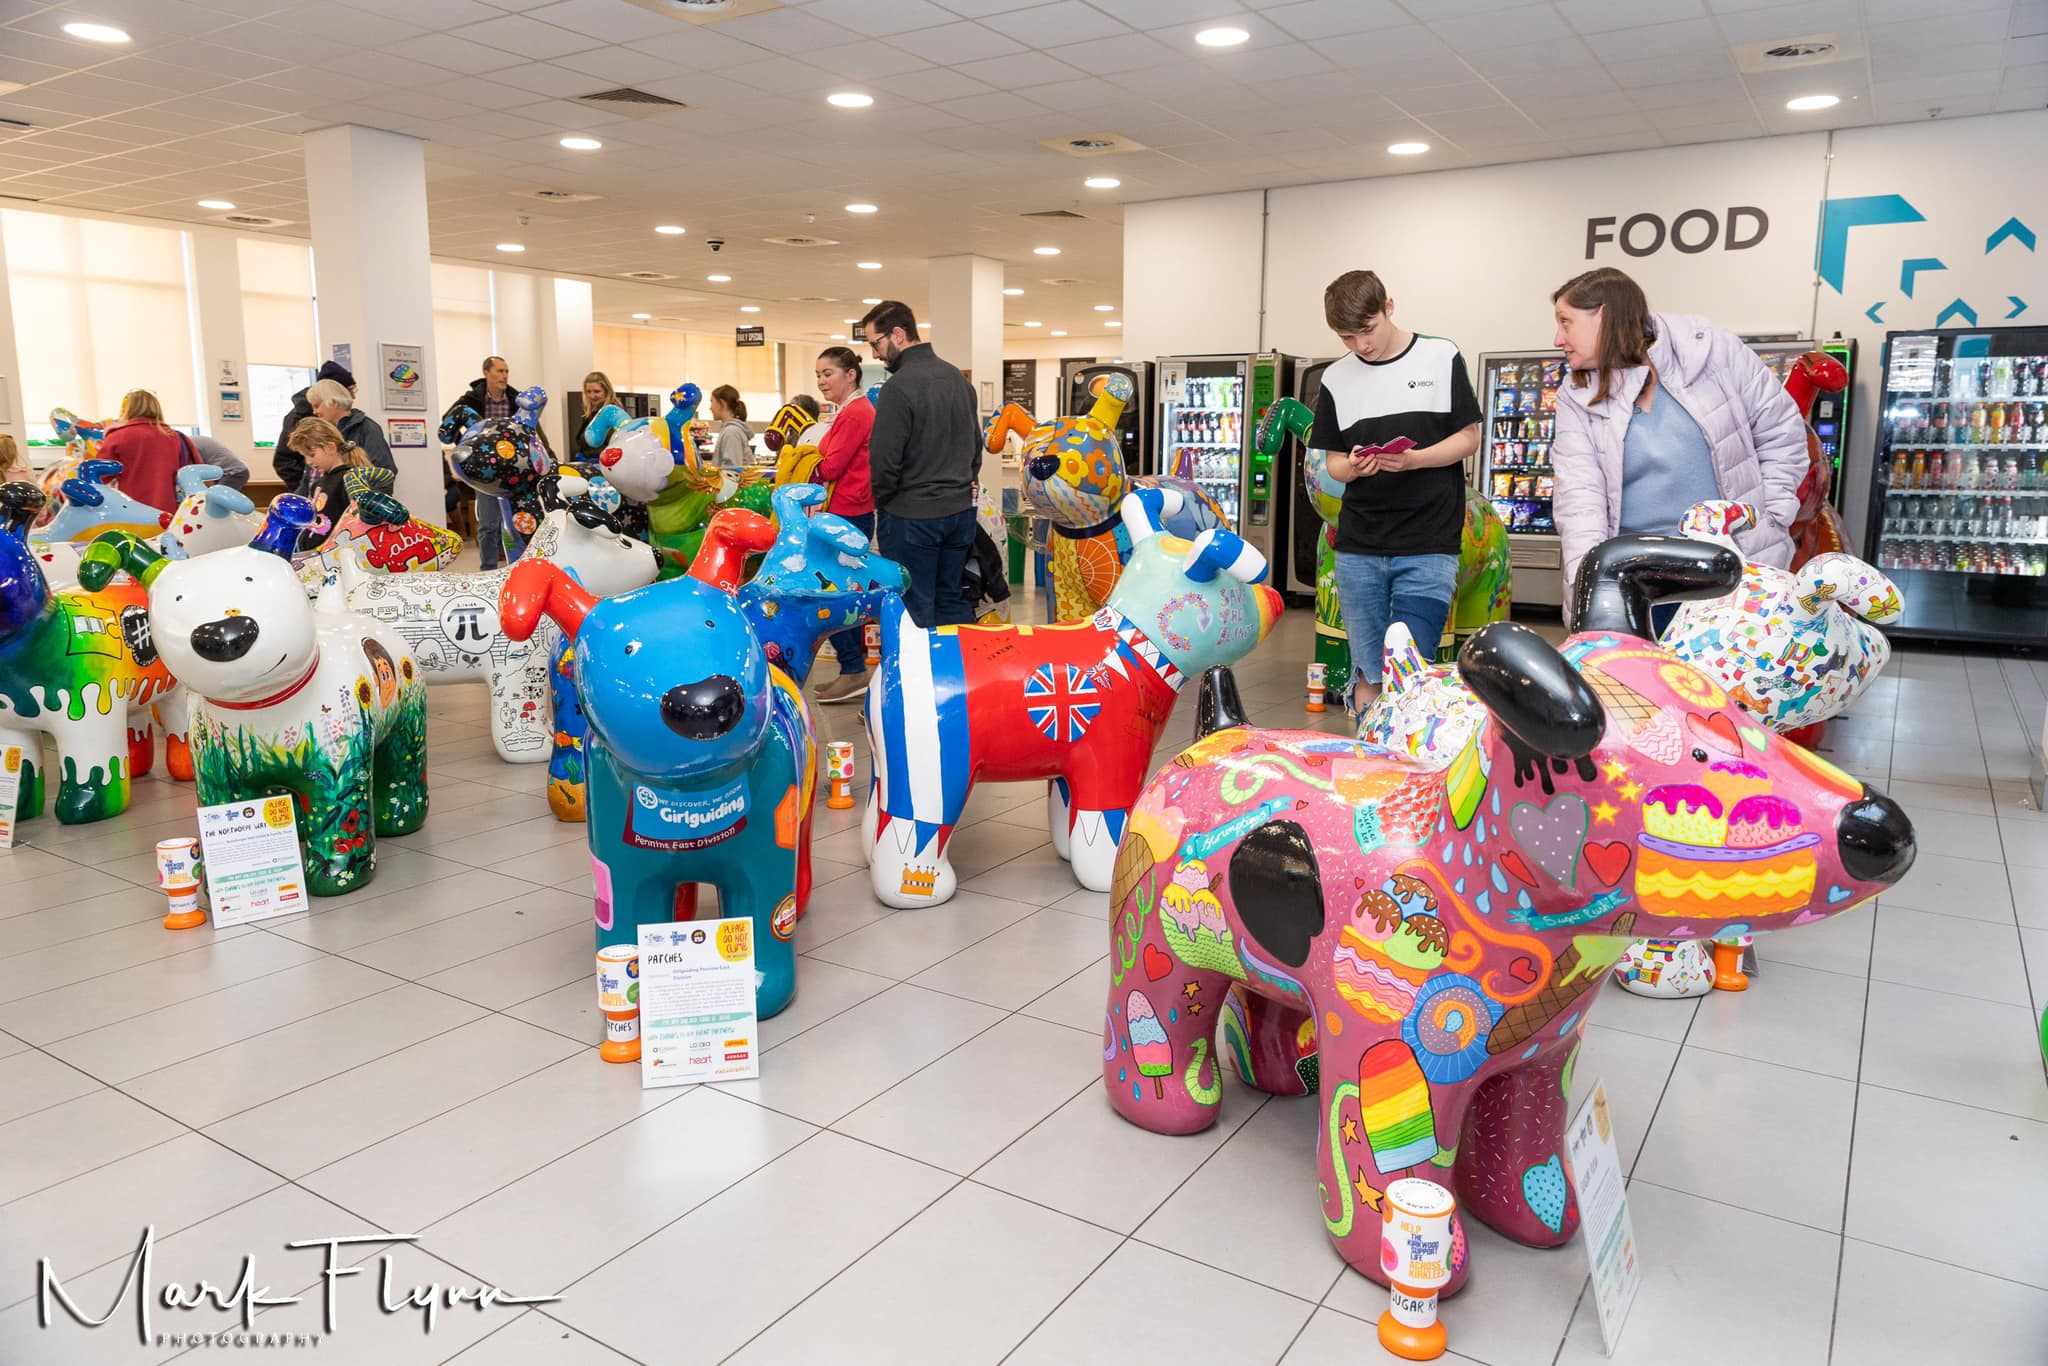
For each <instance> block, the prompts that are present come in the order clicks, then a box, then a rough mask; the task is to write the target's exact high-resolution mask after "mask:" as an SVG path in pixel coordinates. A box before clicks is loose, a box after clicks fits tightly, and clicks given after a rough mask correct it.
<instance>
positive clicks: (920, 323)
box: [917, 318, 932, 332]
mask: <svg viewBox="0 0 2048 1366" xmlns="http://www.w3.org/2000/svg"><path fill="white" fill-rule="evenodd" d="M917 325H918V326H919V327H922V328H924V329H925V330H926V331H927V332H929V331H930V330H931V326H932V325H931V323H930V322H929V321H927V320H926V319H923V318H919V319H918V320H917Z"/></svg>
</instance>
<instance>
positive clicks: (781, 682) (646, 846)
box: [499, 514, 817, 1018]
mask: <svg viewBox="0 0 2048 1366" xmlns="http://www.w3.org/2000/svg"><path fill="white" fill-rule="evenodd" d="M727 515H730V514H727ZM499 614H500V616H501V618H502V619H503V621H504V623H505V629H506V631H507V632H509V633H510V634H512V635H513V636H515V637H518V638H524V637H526V636H527V635H530V634H531V633H532V631H533V630H534V628H535V627H536V626H537V625H538V624H539V620H540V618H541V616H542V615H543V614H545V615H547V616H548V617H551V618H552V619H553V620H554V621H555V622H557V623H558V624H559V625H560V627H561V629H562V631H563V632H564V633H565V634H566V635H568V636H569V637H570V638H572V639H573V640H574V641H575V642H576V654H575V662H574V664H573V666H572V669H571V672H572V674H573V677H574V682H575V688H576V695H577V697H578V699H579V700H580V701H581V703H582V706H583V712H584V714H585V715H586V716H587V717H588V718H589V722H590V734H589V736H588V737H587V739H586V741H585V744H586V749H585V756H584V757H585V760H586V762H587V767H588V773H589V780H588V785H589V802H590V821H589V827H590V828H589V837H590V862H591V871H592V873H593V875H594V877H595V879H596V882H597V898H596V911H597V943H598V947H600V948H603V947H605V946H606V945H610V944H631V943H634V942H636V940H637V938H638V934H639V927H640V926H641V925H643V924H653V923H661V922H665V921H669V920H689V919H692V918H693V917H694V916H695V913H696V886H697V884H699V883H709V884H710V885H712V886H715V887H716V888H717V889H718V897H719V906H720V914H721V915H723V916H726V917H734V916H746V917H748V918H750V919H751V920H752V921H753V922H754V955H755V956H754V962H755V968H756V972H757V975H758V982H757V992H756V996H755V1004H756V1008H757V1009H758V1010H759V1011H760V1013H761V1015H762V1016H763V1017H764V1018H765V1017H767V1016H770V1015H773V1014H775V1013H777V1012H778V1011H780V1010H781V1009H782V1008H783V1007H785V1006H787V1005H788V1004H789V1002H790V999H791V998H792V997H793V996H794V995H795V994H796V949H795V945H794V944H793V943H792V940H793V939H794V937H795V934H796V918H797V916H798V915H799V914H800V913H801V912H802V909H803V903H804V900H805V898H806V893H807V891H808V887H807V886H806V885H805V883H806V881H807V878H808V873H809V862H810V838H809V836H810V805H811V793H812V788H813V787H814V785H815V783H816V778H817V744H816V741H815V740H814V738H813V734H812V730H811V721H810V714H809V712H808V711H807V710H806V708H805V706H804V699H803V693H802V692H801V691H800V690H799V689H798V688H797V687H796V685H795V684H794V683H792V682H791V681H790V680H789V677H788V675H786V674H784V673H783V672H782V671H781V670H780V669H777V668H776V667H775V666H773V665H772V664H770V663H769V662H768V657H767V655H766V653H765V652H764V651H763V650H762V648H761V642H760V641H759V640H757V639H756V638H755V636H754V632H753V628H752V627H751V626H749V625H748V624H747V618H746V615H745V613H743V612H741V611H740V607H739V604H738V603H737V602H736V601H734V599H733V596H732V595H731V594H730V593H727V592H725V591H723V590H721V589H718V588H714V587H712V586H711V585H709V584H707V583H703V582H701V581H699V580H698V579H696V578H695V577H687V578H681V579H672V580H670V581H668V582H666V583H660V584H655V585H654V586H652V587H648V588H639V589H635V590H634V591H632V592H629V593H622V594H620V595H619V596H617V597H614V598H604V599H597V598H593V597H592V596H591V595H590V594H588V593H586V592H584V591H583V589H581V588H580V587H578V586H577V584H576V582H575V581H574V580H573V579H571V578H570V577H569V575H568V574H567V573H565V572H564V571H563V570H562V569H561V567H560V566H558V565H553V564H548V563H546V562H531V561H525V562H521V563H520V564H519V565H517V566H515V567H514V569H513V571H512V576H511V577H510V578H509V579H507V580H506V583H505V590H504V595H503V598H502V600H501V602H500V604H499Z"/></svg>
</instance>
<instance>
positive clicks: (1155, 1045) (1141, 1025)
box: [1124, 988, 1173, 1100]
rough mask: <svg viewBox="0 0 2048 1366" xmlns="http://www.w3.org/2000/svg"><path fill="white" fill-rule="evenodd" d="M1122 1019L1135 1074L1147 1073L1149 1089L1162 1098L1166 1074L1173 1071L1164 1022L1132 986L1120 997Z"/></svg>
mask: <svg viewBox="0 0 2048 1366" xmlns="http://www.w3.org/2000/svg"><path fill="white" fill-rule="evenodd" d="M1124 1023H1125V1024H1126V1025H1128V1026H1129V1027H1130V1031H1131V1061H1132V1062H1135V1063H1136V1064H1137V1065H1138V1075H1139V1076H1141V1077H1150V1078H1151V1079H1152V1088H1153V1090H1154V1091H1155V1092H1156V1093H1157V1094H1158V1096H1159V1098H1160V1099H1161V1100H1164V1099H1165V1098H1166V1078H1167V1077H1169V1076H1171V1075H1172V1074H1173V1046H1172V1045H1171V1044H1169V1043H1167V1041H1166V1026H1165V1025H1163V1024H1161V1023H1159V1016H1158V1014H1157V1012H1155V1011H1154V1010H1153V1009H1152V1002H1151V1000H1150V999H1148V998H1147V997H1146V995H1145V993H1144V992H1142V991H1139V990H1137V989H1136V988H1133V989H1132V991H1131V994H1130V995H1129V996H1128V997H1126V998H1125V1000H1124ZM1133 1085H1134V1086H1135V1085H1136V1083H1133Z"/></svg>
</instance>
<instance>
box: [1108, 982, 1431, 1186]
mask: <svg viewBox="0 0 2048 1366" xmlns="http://www.w3.org/2000/svg"><path fill="white" fill-rule="evenodd" d="M1124 1020H1125V1022H1126V1023H1128V1024H1129V1025H1130V1027H1131V1056H1132V1057H1133V1058H1135V1059H1137V1062H1138V1074H1139V1075H1140V1076H1145V1077H1150V1078H1152V1091H1153V1094H1154V1095H1156V1096H1158V1098H1159V1099H1161V1100H1165V1099H1166V1082H1165V1080H1164V1078H1165V1077H1166V1075H1167V1074H1168V1073H1169V1072H1171V1071H1173V1045H1172V1044H1170V1043H1168V1042H1167V1041H1166V1026H1165V1025H1163V1024H1161V1023H1159V1016H1158V1015H1157V1014H1155V1013H1154V1012H1153V1009H1152V1002H1151V1001H1149V1000H1147V999H1146V998H1145V993H1144V992H1142V991H1135V990H1134V991H1132V992H1131V994H1130V996H1129V997H1128V998H1126V999H1125V1001H1124ZM1132 1090H1133V1091H1136V1090H1137V1088H1136V1087H1135V1086H1134V1087H1132ZM1429 1153H1430V1156H1432V1157H1434V1156H1436V1149H1435V1148H1434V1147H1432V1148H1431V1149H1430V1150H1429Z"/></svg>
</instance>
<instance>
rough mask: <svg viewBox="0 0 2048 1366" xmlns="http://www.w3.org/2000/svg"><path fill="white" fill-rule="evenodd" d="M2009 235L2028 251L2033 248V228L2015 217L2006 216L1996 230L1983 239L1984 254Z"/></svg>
mask: <svg viewBox="0 0 2048 1366" xmlns="http://www.w3.org/2000/svg"><path fill="white" fill-rule="evenodd" d="M2008 237H2010V238H2011V239H2012V240H2013V241H2015V242H2017V243H2019V244H2020V245H2021V246H2023V247H2025V248H2026V249H2027V250H2028V251H2032V250H2033V249H2034V230H2033V229H2032V228H2030V227H2028V226H2027V225H2026V224H2025V223H2022V222H2020V220H2019V219H2017V218H2008V219H2006V220H2005V221H2004V222H2003V223H2000V224H1999V225H1998V231H1997V232H1994V233H1992V234H1991V235H1990V236H1989V237H1987V238H1985V239H1984V254H1985V255H1986V256H1989V255H1990V254H1991V253H1992V252H1993V251H1996V250H1997V249H1998V244H1999V243H2000V242H2003V241H2004V240H2005V239H2006V238H2008Z"/></svg>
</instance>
